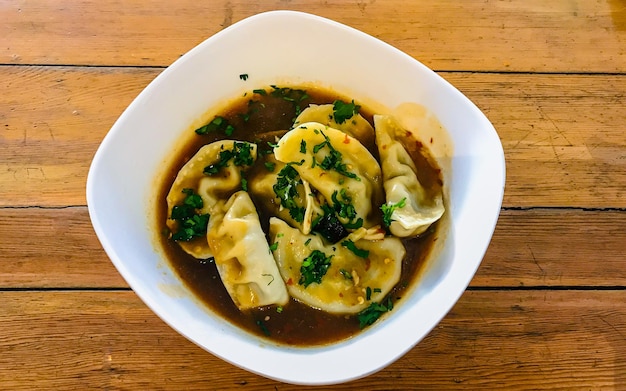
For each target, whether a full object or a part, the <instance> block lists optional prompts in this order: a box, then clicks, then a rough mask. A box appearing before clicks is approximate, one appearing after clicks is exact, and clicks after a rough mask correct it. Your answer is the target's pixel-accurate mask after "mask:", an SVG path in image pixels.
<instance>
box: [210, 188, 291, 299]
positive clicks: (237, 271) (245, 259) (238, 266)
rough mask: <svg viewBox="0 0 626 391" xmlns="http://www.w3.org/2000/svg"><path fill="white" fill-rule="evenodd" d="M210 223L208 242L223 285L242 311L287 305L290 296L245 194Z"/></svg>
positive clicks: (233, 200) (254, 211) (227, 206)
mask: <svg viewBox="0 0 626 391" xmlns="http://www.w3.org/2000/svg"><path fill="white" fill-rule="evenodd" d="M222 212H223V213H220V212H219V211H217V212H216V213H215V214H214V215H213V216H212V217H211V220H210V221H209V229H208V232H207V240H208V243H209V247H210V248H211V251H212V252H213V257H214V258H215V265H216V266H217V270H218V272H219V274H220V277H221V279H222V282H223V283H224V286H225V287H226V290H227V291H228V294H229V295H230V297H231V298H232V299H233V302H234V303H235V304H236V305H237V307H239V309H241V310H245V309H249V308H255V307H261V306H266V305H271V304H276V305H285V304H287V302H288V301H289V294H288V293H287V289H286V287H285V283H284V282H283V280H282V278H281V276H280V272H279V271H278V268H277V266H276V261H275V260H274V257H273V255H272V252H271V250H270V247H269V245H268V243H267V239H266V237H265V233H264V232H263V229H262V228H261V223H260V221H259V216H258V214H257V212H256V208H255V206H254V204H253V203H252V200H251V199H250V196H249V195H248V193H247V192H245V191H239V192H237V193H235V194H233V195H232V196H231V197H230V199H229V200H228V202H227V203H226V204H225V205H224V207H223V211H222Z"/></svg>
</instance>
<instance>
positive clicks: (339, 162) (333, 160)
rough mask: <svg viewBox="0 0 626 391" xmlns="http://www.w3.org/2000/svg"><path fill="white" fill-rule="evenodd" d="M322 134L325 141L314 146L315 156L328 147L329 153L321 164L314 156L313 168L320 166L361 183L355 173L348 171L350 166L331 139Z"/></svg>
mask: <svg viewBox="0 0 626 391" xmlns="http://www.w3.org/2000/svg"><path fill="white" fill-rule="evenodd" d="M321 133H322V136H324V141H322V142H321V143H319V144H317V145H315V146H313V154H317V153H318V152H319V151H321V150H322V149H323V148H325V147H327V148H328V150H329V151H328V154H327V155H326V156H324V159H322V161H321V162H318V161H317V160H316V159H315V156H314V157H313V167H315V166H320V167H321V168H322V169H324V170H334V171H337V172H338V173H339V174H341V175H343V176H345V177H348V178H352V179H355V180H357V181H360V180H361V178H359V177H358V176H357V175H356V174H355V173H353V172H350V171H348V166H347V165H346V164H345V163H344V162H343V155H342V154H341V152H339V151H337V150H336V149H335V147H333V146H332V144H331V143H330V139H329V138H328V136H327V135H325V134H324V132H321Z"/></svg>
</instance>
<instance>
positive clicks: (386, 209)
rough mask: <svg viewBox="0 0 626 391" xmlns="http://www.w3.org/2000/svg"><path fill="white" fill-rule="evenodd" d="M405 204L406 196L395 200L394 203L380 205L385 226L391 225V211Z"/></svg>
mask: <svg viewBox="0 0 626 391" xmlns="http://www.w3.org/2000/svg"><path fill="white" fill-rule="evenodd" d="M405 205H406V197H404V198H403V199H401V200H400V201H398V202H396V203H395V204H383V205H381V206H380V210H382V211H383V224H384V225H385V227H389V226H390V225H391V222H392V221H393V220H392V219H391V215H392V214H393V212H394V211H395V210H396V209H398V208H404V206H405Z"/></svg>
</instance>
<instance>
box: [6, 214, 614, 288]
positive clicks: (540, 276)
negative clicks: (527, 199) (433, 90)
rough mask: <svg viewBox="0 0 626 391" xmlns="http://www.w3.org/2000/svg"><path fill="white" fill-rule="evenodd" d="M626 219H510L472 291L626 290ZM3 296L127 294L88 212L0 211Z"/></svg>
mask: <svg viewBox="0 0 626 391" xmlns="http://www.w3.org/2000/svg"><path fill="white" fill-rule="evenodd" d="M624 243H626V212H623V211H581V210H558V209H557V210H551V209H538V210H524V211H520V210H506V211H503V212H502V214H501V216H500V220H499V222H498V226H497V227H496V231H495V233H494V236H493V240H492V242H491V245H490V247H489V249H488V251H487V254H486V255H485V258H484V260H483V263H482V265H481V267H480V269H479V270H478V273H477V275H476V276H475V277H474V279H473V281H472V284H471V286H473V287H517V286H525V287H537V286H549V287H569V286H574V287H576V286H582V287H588V286H595V287H598V286H604V287H613V286H622V287H623V286H626V268H624V253H625V251H624V250H625V249H626V247H625V245H624ZM0 249H1V252H0V255H1V256H0V288H20V289H25V288H59V287H60V288H89V287H95V288H115V287H122V288H124V287H127V285H126V283H125V282H124V281H123V280H122V278H121V277H120V275H119V273H118V272H117V270H116V269H115V268H114V267H113V265H112V264H111V262H110V261H109V259H108V257H107V256H106V254H105V253H104V251H103V250H102V247H101V246H100V243H99V242H98V240H97V238H96V236H95V234H94V232H93V229H92V227H91V223H90V221H89V216H88V213H87V210H86V208H85V207H75V208H62V209H41V208H27V209H10V208H9V209H0Z"/></svg>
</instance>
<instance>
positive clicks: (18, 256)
mask: <svg viewBox="0 0 626 391" xmlns="http://www.w3.org/2000/svg"><path fill="white" fill-rule="evenodd" d="M54 287H71V288H84V287H98V288H107V287H127V285H126V283H125V281H124V280H123V278H122V277H121V276H120V274H119V273H118V272H117V270H116V269H115V267H114V266H113V264H112V263H111V261H110V260H109V258H108V257H107V256H106V254H105V252H104V250H103V249H102V246H101V245H100V242H99V241H98V238H97V237H96V234H95V232H94V231H93V228H92V226H91V222H90V220H89V214H88V212H87V208H85V207H68V208H61V209H41V208H29V209H11V208H9V209H0V288H21V289H26V288H34V289H37V288H54Z"/></svg>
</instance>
